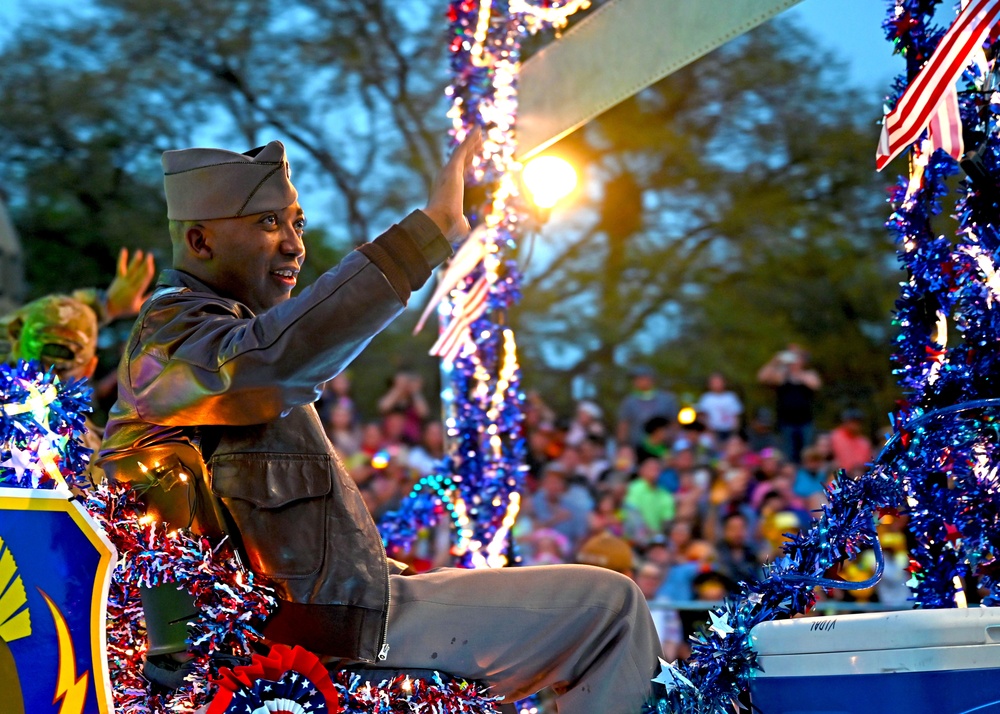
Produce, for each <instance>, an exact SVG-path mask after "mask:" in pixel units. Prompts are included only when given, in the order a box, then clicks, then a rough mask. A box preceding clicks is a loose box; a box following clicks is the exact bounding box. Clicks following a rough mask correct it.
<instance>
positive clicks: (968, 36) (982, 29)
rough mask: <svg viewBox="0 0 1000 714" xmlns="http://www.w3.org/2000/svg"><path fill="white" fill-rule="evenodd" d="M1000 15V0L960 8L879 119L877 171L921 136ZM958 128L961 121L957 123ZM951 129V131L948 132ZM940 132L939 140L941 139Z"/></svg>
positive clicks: (979, 0)
mask: <svg viewBox="0 0 1000 714" xmlns="http://www.w3.org/2000/svg"><path fill="white" fill-rule="evenodd" d="M998 19H1000V0H972V2H970V3H969V4H968V5H966V6H965V7H964V8H962V10H961V11H960V12H959V14H958V17H957V18H955V22H954V23H952V26H951V28H950V29H949V30H948V32H946V33H945V35H944V37H943V38H942V39H941V43H940V44H939V45H938V46H937V49H936V50H934V54H933V55H931V58H930V59H929V60H928V61H927V64H925V65H924V67H923V69H921V70H920V73H919V74H918V75H917V77H916V79H914V80H913V82H912V83H911V84H910V86H909V87H908V88H907V90H906V92H904V93H903V96H902V97H900V99H899V102H898V103H897V104H896V106H895V108H894V109H893V110H892V111H891V112H889V113H888V114H887V115H886V116H885V120H884V121H883V122H882V135H881V137H880V138H879V144H878V151H877V152H876V155H875V166H876V167H877V168H878V170H879V171H881V170H882V169H884V168H885V166H886V164H888V163H889V162H890V161H892V160H893V159H894V158H896V156H898V155H899V154H900V153H901V152H902V151H903V150H904V149H905V148H906V147H908V146H909V145H910V144H912V143H913V142H914V141H916V140H917V138H918V137H919V136H920V133H921V132H922V131H923V130H924V129H925V128H927V126H928V125H929V124H930V123H931V121H932V120H933V119H934V117H935V115H936V113H937V112H938V108H939V106H940V105H941V102H942V100H943V99H944V97H945V95H946V94H947V93H948V92H949V89H950V90H951V91H952V92H953V91H954V85H955V82H956V81H957V80H958V78H959V76H960V75H961V74H962V71H963V70H964V69H965V67H966V66H967V65H968V64H969V62H970V61H971V59H972V55H973V52H974V51H975V50H976V48H977V47H979V46H980V45H981V44H982V42H983V40H984V39H985V38H986V35H987V34H989V31H990V29H992V27H993V25H994V24H996V22H997V20H998ZM958 126H959V131H960V127H961V124H960V123H959V124H958ZM949 133H950V132H949ZM943 139H944V137H943V136H939V140H943Z"/></svg>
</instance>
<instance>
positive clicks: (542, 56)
mask: <svg viewBox="0 0 1000 714" xmlns="http://www.w3.org/2000/svg"><path fill="white" fill-rule="evenodd" d="M799 2H800V0H609V2H607V3H605V4H604V5H601V6H600V7H599V8H598V9H596V10H594V11H593V12H592V13H591V14H590V15H589V16H588V17H586V18H584V19H583V20H581V21H580V22H579V23H577V24H576V25H574V26H573V27H572V28H570V29H569V30H568V31H567V32H566V33H565V34H564V35H563V36H562V37H561V38H560V39H558V40H556V41H555V42H553V43H551V44H550V45H548V46H547V47H545V48H544V49H542V50H541V51H540V52H539V53H538V54H536V55H534V56H532V57H531V58H529V59H528V60H527V61H526V62H525V63H524V64H523V65H522V67H521V73H520V78H519V81H518V101H519V106H518V117H517V142H518V151H517V153H518V159H521V160H524V159H527V158H530V157H531V156H532V155H533V154H537V153H538V152H540V151H542V150H543V149H545V148H546V147H547V146H549V145H550V144H552V143H554V142H556V141H558V140H559V139H560V138H562V137H563V136H565V135H566V134H569V133H570V132H571V131H573V130H575V129H577V128H579V127H580V126H582V125H583V124H585V123H586V122H588V121H589V120H591V119H593V118H594V117H595V116H597V115H598V114H600V113H601V112H603V111H605V110H607V109H610V108H611V107H613V106H614V105H615V104H618V103H619V102H621V101H622V100H624V99H627V98H628V97H630V96H632V95H633V94H635V93H636V92H638V91H639V90H641V89H643V88H645V87H648V86H649V85H650V84H653V83H654V82H656V81H657V80H660V79H663V78H664V77H666V76H667V75H669V74H670V73H672V72H676V71H677V70H678V69H680V68H681V67H683V66H684V65H686V64H689V63H691V62H693V61H694V60H696V59H698V58H699V57H701V56H702V55H705V54H707V53H708V52H710V51H712V50H713V49H715V48H716V47H718V46H719V45H722V44H724V43H725V42H727V41H728V40H731V39H733V38H734V37H738V36H739V35H742V34H743V33H745V32H747V31H749V30H752V29H753V28H754V27H756V26H757V25H760V24H761V23H763V22H766V21H767V20H769V19H770V18H772V17H774V16H775V15H777V14H778V13H780V12H782V11H784V10H787V9H788V8H790V7H792V6H793V5H796V4H798V3H799Z"/></svg>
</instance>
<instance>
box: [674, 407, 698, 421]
mask: <svg viewBox="0 0 1000 714" xmlns="http://www.w3.org/2000/svg"><path fill="white" fill-rule="evenodd" d="M697 418H698V412H696V411H695V410H694V409H692V408H691V407H684V408H683V409H681V410H680V412H678V414H677V421H679V422H680V423H681V424H684V425H687V424H694V420H695V419H697Z"/></svg>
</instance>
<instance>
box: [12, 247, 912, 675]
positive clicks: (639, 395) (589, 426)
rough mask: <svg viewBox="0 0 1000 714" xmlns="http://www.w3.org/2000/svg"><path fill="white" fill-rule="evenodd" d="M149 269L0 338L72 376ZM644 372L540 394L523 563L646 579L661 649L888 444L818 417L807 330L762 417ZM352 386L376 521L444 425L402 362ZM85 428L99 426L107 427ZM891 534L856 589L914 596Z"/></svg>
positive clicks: (529, 445)
mask: <svg viewBox="0 0 1000 714" xmlns="http://www.w3.org/2000/svg"><path fill="white" fill-rule="evenodd" d="M152 275H153V266H152V263H151V260H150V259H149V258H148V256H143V255H142V254H141V253H139V254H137V255H136V256H135V257H134V258H133V259H132V260H131V261H130V260H129V259H128V256H127V254H126V253H124V252H123V254H122V257H121V259H120V261H119V269H118V275H117V277H116V280H115V282H114V283H113V284H112V286H111V287H110V288H109V290H108V291H107V293H106V294H107V296H108V297H107V298H103V297H102V298H101V299H93V300H88V299H87V295H88V294H85V293H83V292H79V291H78V294H74V295H73V296H72V297H71V296H47V297H45V298H42V299H40V300H39V301H35V302H34V303H30V304H29V305H27V306H25V307H24V308H22V309H21V310H19V311H17V312H16V313H14V314H12V315H10V316H7V317H6V318H5V319H4V320H2V321H0V328H2V329H0V343H3V341H4V340H6V343H5V346H4V345H0V347H2V349H0V352H4V353H6V354H7V359H8V360H10V361H16V360H17V359H21V358H23V359H37V360H40V361H41V362H42V364H43V366H44V367H52V368H53V369H56V370H57V373H59V374H60V375H63V376H64V377H65V378H69V377H80V376H91V375H93V373H94V366H95V362H96V357H95V356H94V350H95V347H96V339H97V328H98V321H99V320H98V315H100V314H103V313H107V314H108V315H110V316H111V317H114V316H115V315H118V314H119V313H120V314H123V315H126V316H127V315H130V314H134V312H135V311H136V310H137V308H138V304H139V303H140V302H141V299H142V297H143V295H144V293H145V291H146V290H147V288H148V285H149V283H150V281H151V278H152ZM94 294H95V295H98V297H100V296H101V295H104V294H103V293H94ZM119 303H121V307H117V308H115V310H116V311H114V312H113V311H112V309H111V308H113V307H115V306H116V305H118V304H119ZM102 306H104V309H103V313H102ZM630 377H631V390H630V391H629V393H628V394H627V395H626V396H625V397H624V398H623V399H622V401H621V403H620V404H619V405H618V407H617V410H616V413H613V414H608V413H606V412H605V410H603V409H602V408H601V407H600V406H598V405H597V404H596V403H594V402H593V401H588V400H582V401H579V402H578V403H577V404H576V405H575V408H574V410H573V413H572V414H568V415H559V414H557V413H555V412H554V410H552V409H551V408H550V407H549V406H548V405H547V403H546V401H545V399H544V398H543V396H542V395H539V394H537V393H529V394H528V395H527V397H526V399H525V400H524V404H523V417H524V418H523V429H524V443H525V446H526V451H527V454H526V466H527V474H526V479H525V486H524V493H523V494H522V498H521V503H522V508H521V512H520V514H519V517H518V519H517V523H516V526H515V530H514V542H515V544H516V551H517V553H518V555H519V557H520V560H521V562H522V564H523V565H525V566H531V565H536V564H553V563H572V562H579V563H589V564H592V565H597V566H600V567H606V568H611V569H613V570H617V571H619V572H622V573H624V574H627V575H629V576H630V577H632V578H634V579H635V581H636V582H637V584H638V585H639V586H640V588H641V589H642V591H643V592H644V593H645V594H646V596H647V598H648V599H649V600H650V601H651V602H653V603H655V604H657V605H659V606H656V607H653V608H652V611H653V614H654V618H655V620H656V624H657V628H658V631H659V633H660V637H661V640H662V643H663V649H664V656H665V657H666V658H668V659H672V658H676V657H684V656H685V655H686V654H687V644H686V643H687V641H688V638H689V636H690V635H691V634H693V633H694V632H695V631H696V630H697V628H699V627H701V626H703V625H704V620H705V619H706V611H705V610H704V609H700V610H699V609H696V608H694V607H691V606H689V605H687V604H688V603H692V602H694V601H718V600H721V599H722V598H724V597H725V596H726V595H728V594H730V593H733V592H734V591H735V590H736V589H737V587H738V584H739V583H740V582H745V581H751V580H755V579H757V578H759V577H760V576H761V575H762V571H761V565H762V563H764V562H766V561H768V560H770V559H773V558H775V557H776V556H777V555H779V554H780V549H781V544H782V542H783V540H784V534H786V533H790V532H793V531H796V530H798V529H799V528H801V527H803V526H806V525H807V524H808V523H809V522H810V520H811V518H812V517H813V515H814V514H813V512H814V511H816V510H817V509H819V508H820V507H821V506H822V505H823V503H824V501H825V497H826V495H825V487H826V486H827V485H828V484H829V482H830V479H831V477H832V476H833V475H834V474H835V473H836V472H838V471H839V470H844V471H845V472H846V473H847V474H848V476H857V475H859V474H861V473H863V471H864V469H865V468H866V465H867V464H868V463H869V462H870V461H871V460H872V458H873V454H874V451H873V443H872V439H871V438H870V436H869V435H868V434H867V433H866V429H865V423H866V416H867V415H866V414H865V412H864V411H863V410H862V409H859V408H858V407H857V406H853V407H852V408H849V409H846V410H845V411H844V412H843V413H842V419H841V423H840V424H839V425H838V426H836V428H834V429H832V430H830V431H829V432H823V431H816V430H815V429H814V425H813V418H812V414H813V407H814V402H815V400H816V396H817V393H818V392H819V390H820V388H821V386H822V382H821V379H820V376H819V374H818V373H817V372H816V371H815V370H814V369H812V368H811V367H809V365H808V355H807V354H806V352H805V350H803V349H802V348H801V347H799V346H798V345H794V344H792V345H788V346H787V347H786V348H785V349H783V350H781V351H780V352H778V353H776V354H775V355H774V356H773V357H772V358H771V359H770V360H769V361H768V362H767V363H766V364H765V365H763V366H762V367H761V369H760V371H759V372H758V375H757V378H758V380H759V381H760V383H761V384H764V385H767V386H769V387H772V388H773V390H774V397H775V402H774V408H773V409H772V408H768V407H765V408H758V409H756V410H754V412H753V414H751V415H747V414H746V413H745V410H744V405H743V403H742V401H741V399H740V396H739V393H740V391H741V390H740V389H738V388H737V389H731V388H730V387H729V386H728V385H727V383H726V379H725V377H724V376H723V375H722V374H720V373H716V374H712V375H711V376H710V377H709V378H708V380H707V384H706V388H705V390H704V393H703V394H701V395H700V397H699V398H698V399H697V400H695V401H694V403H693V404H691V405H687V408H686V409H683V410H682V409H681V404H680V402H679V400H678V398H677V397H676V396H675V395H674V394H673V393H671V392H670V391H668V390H666V389H663V388H662V387H661V386H659V385H658V379H657V375H656V374H655V372H654V371H653V370H651V369H650V368H648V367H644V366H636V367H635V368H633V369H632V371H631V373H630ZM105 382H107V383H108V384H109V385H110V387H111V391H112V392H113V387H114V381H113V373H112V375H111V378H110V380H109V378H105V379H104V380H97V381H96V383H95V386H96V387H97V392H98V394H100V393H101V389H102V387H103V386H104V384H105ZM355 398H356V397H355V395H354V394H353V392H352V388H351V382H350V377H349V375H348V374H347V373H344V374H341V375H339V376H338V377H336V378H335V379H333V380H331V381H330V382H329V383H327V384H326V385H325V388H324V391H323V395H322V397H321V398H320V400H319V401H318V403H317V408H318V410H319V414H320V417H321V418H322V420H323V423H324V425H325V427H326V430H327V433H328V435H329V437H330V439H331V441H332V442H333V444H334V446H335V447H336V449H337V451H338V453H339V454H340V455H341V457H342V458H343V460H344V463H345V465H346V466H347V468H348V469H349V471H350V473H351V475H352V477H353V478H354V479H355V481H356V482H357V483H358V485H359V487H360V489H361V492H362V494H363V496H364V498H365V499H366V502H367V504H368V507H369V509H370V510H371V512H372V514H373V516H374V517H375V519H376V520H379V519H380V518H381V517H382V516H383V515H385V514H386V513H387V512H390V511H393V510H396V509H397V508H398V507H399V506H400V504H401V503H402V499H403V498H405V497H406V496H407V494H408V493H409V492H410V490H411V488H412V485H413V484H414V483H415V481H416V480H418V479H419V478H420V477H422V476H427V475H430V474H432V473H435V472H436V471H437V470H438V469H439V468H440V463H441V460H442V458H443V457H444V456H445V453H446V449H447V446H446V443H445V434H444V429H443V427H442V424H441V420H440V418H439V417H438V416H437V415H435V414H433V413H432V412H431V408H430V406H429V400H428V395H427V394H425V388H424V384H423V382H422V380H421V378H420V377H419V376H418V375H417V374H415V373H413V372H409V371H400V372H398V373H397V374H396V375H395V376H394V377H393V379H392V380H391V383H390V384H388V385H387V388H386V391H385V393H384V394H382V395H381V396H379V397H378V398H377V399H372V400H366V404H364V405H363V406H364V407H365V409H364V410H362V409H359V405H358V404H357V403H356V402H355ZM373 408H374V409H377V414H378V417H377V418H376V419H374V420H367V421H366V420H364V419H363V418H362V417H361V414H362V412H363V411H365V412H367V411H368V410H371V409H373ZM685 412H686V413H685ZM88 428H89V431H92V432H93V434H92V436H93V437H95V438H99V434H100V428H99V426H97V425H96V424H92V423H88ZM424 536H425V537H422V538H421V539H420V540H418V544H417V546H416V547H415V548H414V552H413V553H411V554H409V559H410V561H411V565H412V566H413V567H415V568H417V569H430V568H433V567H437V566H443V565H449V564H451V563H452V556H451V553H450V552H449V550H450V534H449V533H448V531H447V526H446V525H444V524H442V527H439V528H437V529H435V530H434V531H433V532H430V533H426V534H424ZM880 537H881V541H882V544H883V548H884V550H885V551H886V554H887V558H886V566H885V575H884V576H883V578H882V580H881V581H880V583H879V584H878V586H876V587H875V588H873V589H870V590H867V591H855V592H854V593H853V594H852V595H851V597H853V598H855V599H858V600H880V601H882V602H883V603H887V604H894V605H903V604H904V603H905V602H906V599H907V597H908V594H909V593H908V589H907V588H906V586H905V584H904V583H905V580H906V579H907V577H908V574H907V573H906V572H905V567H906V565H907V552H908V547H907V542H906V531H905V524H904V523H903V521H902V520H901V519H900V518H895V519H893V518H888V517H887V518H885V519H883V523H882V524H881V525H880ZM873 567H874V563H873V559H872V558H870V557H869V556H868V555H865V556H863V557H862V558H860V559H857V560H856V561H855V562H852V563H850V564H849V565H848V566H846V567H844V568H843V569H842V571H841V572H839V573H832V574H831V575H835V576H837V577H843V578H846V579H850V580H863V579H865V578H867V577H868V576H869V575H870V574H871V572H872V569H873ZM671 604H673V605H675V606H676V607H673V608H671V607H669V605H671ZM664 605H666V606H664Z"/></svg>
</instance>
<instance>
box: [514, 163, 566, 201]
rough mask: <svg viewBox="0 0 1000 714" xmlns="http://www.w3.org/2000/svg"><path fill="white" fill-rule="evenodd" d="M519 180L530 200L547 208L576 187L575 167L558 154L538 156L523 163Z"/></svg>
mask: <svg viewBox="0 0 1000 714" xmlns="http://www.w3.org/2000/svg"><path fill="white" fill-rule="evenodd" d="M521 181H522V182H523V183H524V186H525V187H526V188H527V189H528V193H529V194H530V196H531V200H532V202H533V203H534V204H535V205H536V206H538V207H539V208H541V209H543V210H548V209H550V208H552V207H553V206H555V205H556V203H558V202H559V201H560V200H561V199H563V198H565V197H566V196H568V195H569V194H570V193H572V191H573V189H574V188H576V184H577V178H576V169H574V168H573V166H572V165H571V164H570V163H569V162H568V161H566V160H565V159H561V158H559V157H558V156H538V157H536V158H534V159H531V160H530V161H528V163H526V164H525V165H524V168H523V169H522V170H521Z"/></svg>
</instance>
